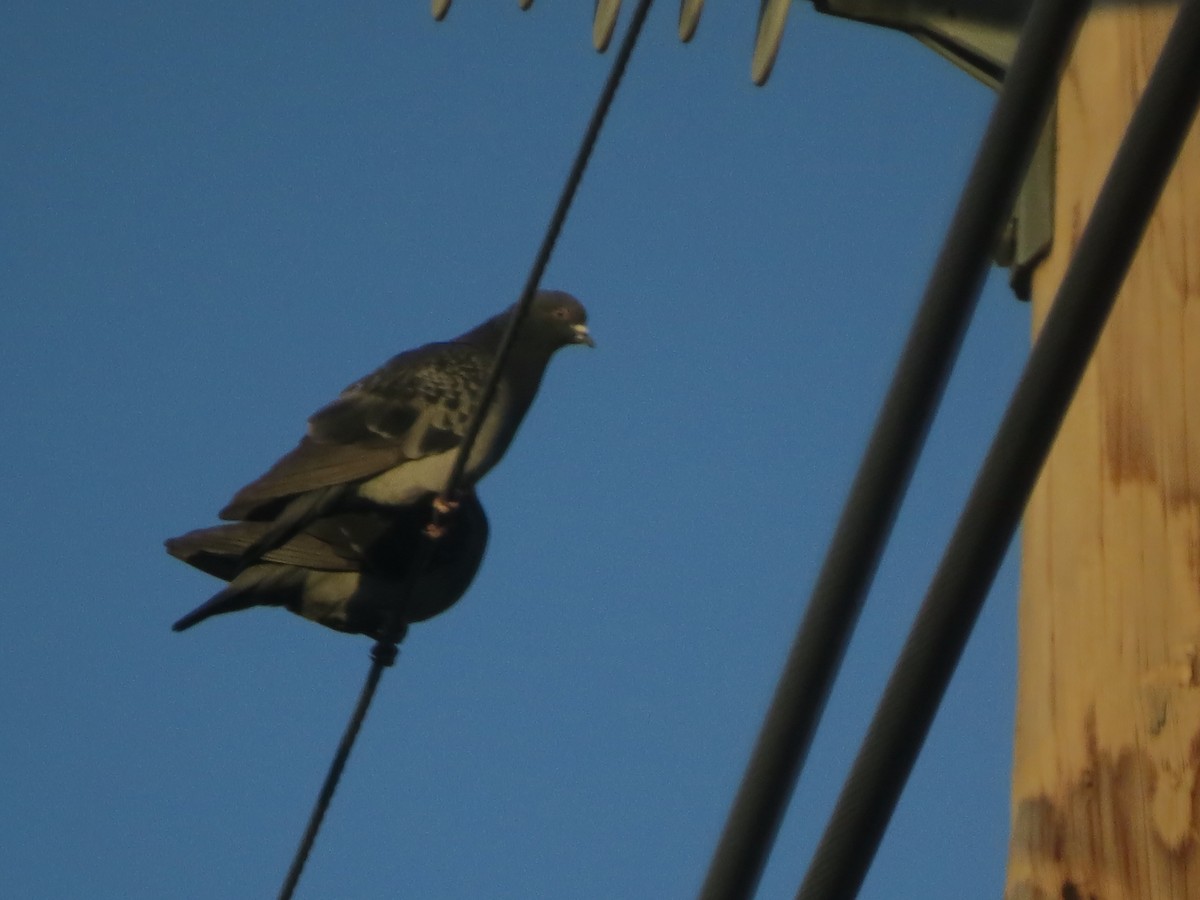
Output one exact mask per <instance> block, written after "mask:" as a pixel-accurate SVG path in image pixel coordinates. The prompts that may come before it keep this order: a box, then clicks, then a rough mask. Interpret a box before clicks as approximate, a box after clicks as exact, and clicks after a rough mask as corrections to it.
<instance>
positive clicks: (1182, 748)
mask: <svg viewBox="0 0 1200 900" xmlns="http://www.w3.org/2000/svg"><path fill="white" fill-rule="evenodd" d="M1176 10H1177V6H1176V5H1175V4H1174V3H1169V2H1167V3H1134V2H1132V0H1129V2H1117V3H1103V4H1097V5H1096V6H1095V7H1094V8H1093V10H1092V13H1091V15H1090V16H1089V18H1088V20H1087V22H1086V24H1085V26H1084V28H1083V30H1082V32H1081V33H1080V36H1079V41H1078V44H1077V46H1076V49H1075V53H1074V56H1073V58H1072V60H1071V62H1070V64H1069V66H1068V68H1067V71H1066V74H1065V76H1064V78H1063V82H1062V85H1061V88H1060V91H1059V99H1058V112H1057V116H1058V152H1057V160H1056V170H1057V177H1056V197H1055V212H1054V244H1053V248H1052V250H1051V252H1050V255H1049V256H1048V258H1047V259H1046V260H1045V261H1044V262H1043V263H1042V264H1041V265H1040V266H1039V268H1038V269H1037V271H1036V272H1035V274H1034V281H1033V293H1034V298H1033V327H1034V331H1035V333H1036V331H1037V329H1038V328H1039V327H1040V325H1041V322H1042V320H1043V319H1044V317H1045V315H1046V312H1047V310H1048V308H1049V305H1050V303H1051V301H1052V300H1053V298H1054V293H1055V290H1056V289H1057V287H1058V283H1059V280H1060V278H1061V276H1062V274H1063V271H1064V270H1065V268H1066V264H1067V261H1068V259H1069V257H1070V255H1071V253H1072V251H1073V250H1074V247H1075V244H1076V242H1077V241H1078V239H1079V235H1080V232H1081V230H1082V227H1083V224H1084V223H1085V222H1086V220H1087V216H1088V214H1089V213H1090V211H1091V209H1092V205H1093V203H1094V201H1095V199H1096V195H1097V193H1098V192H1099V189H1100V185H1101V183H1102V181H1103V179H1104V176H1105V173H1106V172H1107V170H1108V166H1109V164H1110V162H1111V161H1112V158H1113V154H1114V152H1115V150H1116V147H1117V144H1118V142H1119V141H1120V139H1121V136H1122V134H1123V132H1124V130H1125V126H1126V124H1127V123H1128V121H1129V117H1130V114H1131V112H1132V110H1133V108H1134V105H1135V104H1136V102H1137V99H1138V97H1139V96H1140V94H1141V91H1142V88H1143V87H1144V85H1145V83H1146V80H1147V78H1148V76H1149V73H1150V71H1151V69H1152V67H1153V65H1154V63H1155V60H1156V59H1157V57H1158V52H1159V49H1160V48H1161V46H1162V43H1163V40H1164V38H1165V37H1166V33H1167V30H1168V29H1169V28H1170V25H1171V23H1172V22H1173V21H1174V17H1175V13H1176ZM1023 554H1024V555H1023V563H1022V566H1023V568H1022V594H1021V609H1020V626H1019V632H1020V674H1019V683H1018V690H1017V728H1016V738H1015V758H1014V764H1013V793H1012V839H1011V845H1010V851H1009V869H1008V888H1007V892H1006V896H1007V900H1035V898H1036V900H1042V898H1045V900H1050V898H1055V900H1058V898H1061V900H1123V898H1136V900H1151V898H1172V900H1174V898H1179V900H1191V898H1200V779H1198V778H1197V774H1198V769H1200V128H1197V127H1193V129H1192V132H1191V135H1190V137H1189V139H1188V142H1187V143H1186V144H1185V145H1184V149H1183V152H1182V154H1181V155H1180V158H1179V162H1178V164H1177V165H1176V168H1175V171H1174V173H1173V175H1172V176H1171V179H1170V181H1168V183H1167V186H1166V190H1165V192H1164V194H1163V199H1162V200H1161V202H1160V203H1159V207H1158V210H1157V211H1156V213H1155V215H1154V217H1153V218H1152V219H1151V221H1150V226H1149V229H1148V231H1147V234H1146V237H1145V239H1144V241H1143V243H1142V246H1141V248H1140V250H1139V251H1138V255H1137V257H1136V259H1135V260H1134V263H1133V266H1132V268H1131V270H1130V272H1129V276H1128V278H1127V280H1126V282H1125V286H1124V288H1123V290H1122V291H1121V294H1120V297H1119V299H1118V300H1117V304H1116V307H1115V309H1114V311H1113V315H1112V318H1111V319H1110V321H1109V323H1108V326H1107V329H1106V330H1105V333H1104V336H1103V338H1102V339H1101V341H1100V345H1099V347H1098V349H1097V352H1096V356H1095V358H1094V359H1093V360H1092V364H1091V366H1090V367H1089V369H1088V372H1087V375H1086V377H1085V378H1084V381H1083V383H1082V385H1081V386H1080V389H1079V393H1078V395H1077V396H1076V398H1075V402H1074V404H1073V405H1072V407H1071V411H1070V413H1069V414H1068V416H1067V419H1066V421H1065V422H1064V424H1063V428H1062V431H1061V433H1060V434H1059V437H1058V441H1057V443H1056V445H1055V448H1054V451H1053V453H1052V454H1051V457H1050V459H1049V461H1048V463H1047V465H1046V468H1045V470H1044V471H1043V473H1042V477H1041V480H1040V481H1039V483H1038V486H1037V489H1036V491H1035V493H1034V495H1033V499H1032V501H1031V503H1030V505H1029V509H1028V511H1027V513H1026V517H1025V527H1024V535H1023Z"/></svg>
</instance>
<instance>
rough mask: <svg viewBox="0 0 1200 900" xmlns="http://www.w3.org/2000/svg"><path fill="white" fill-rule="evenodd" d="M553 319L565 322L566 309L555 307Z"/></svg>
mask: <svg viewBox="0 0 1200 900" xmlns="http://www.w3.org/2000/svg"><path fill="white" fill-rule="evenodd" d="M554 318H556V319H564V320H565V319H566V318H567V308H566V307H565V306H556V307H555V308H554Z"/></svg>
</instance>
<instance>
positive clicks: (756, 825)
mask: <svg viewBox="0 0 1200 900" xmlns="http://www.w3.org/2000/svg"><path fill="white" fill-rule="evenodd" d="M1085 5H1086V4H1085V3H1084V2H1083V0H1039V2H1037V3H1035V5H1034V7H1033V9H1032V10H1031V11H1030V13H1029V16H1028V19H1027V20H1026V25H1025V28H1024V29H1023V31H1022V35H1021V40H1020V43H1019V44H1018V47H1017V50H1016V54H1015V55H1014V57H1013V61H1012V64H1011V66H1010V67H1009V70H1008V74H1007V76H1006V78H1005V81H1004V85H1003V89H1002V91H1001V93H1000V97H999V99H998V100H997V102H996V107H995V109H994V110H993V112H992V116H991V120H990V121H989V123H988V127H987V131H986V132H985V134H984V137H983V140H982V142H981V144H980V148H979V153H978V155H977V156H976V159H975V164H974V166H973V168H972V169H971V174H970V176H969V177H968V180H967V183H966V186H965V188H964V189H963V194H962V199H961V200H960V201H959V204H958V209H957V210H956V211H955V214H954V218H953V220H952V221H951V224H950V227H949V229H948V231H947V234H946V239H945V241H944V243H943V245H942V250H941V253H940V254H939V256H938V259H937V263H936V264H935V267H934V270H933V273H932V274H931V276H930V279H929V283H928V285H927V287H926V289H925V294H924V297H923V298H922V301H921V307H920V309H919V310H918V312H917V315H916V318H915V320H914V322H913V326H912V330H911V331H910V332H909V336H908V341H907V343H906V344H905V347H904V352H903V355H902V356H901V359H900V362H899V364H898V365H897V367H896V373H895V375H894V376H893V378H892V383H891V386H890V387H889V388H888V392H887V395H886V397H885V398H884V402H883V407H882V409H881V410H880V412H879V417H878V419H877V420H876V423H875V430H874V432H873V433H872V435H871V440H870V443H869V444H868V445H867V449H866V452H865V453H864V455H863V459H862V463H861V464H860V465H859V469H858V474H857V475H856V476H855V479H854V483H853V485H852V487H851V489H850V494H849V497H848V499H847V500H846V505H845V507H844V508H843V511H842V516H841V519H840V521H839V522H838V526H837V530H836V531H835V532H834V536H833V540H832V541H831V543H830V546H829V550H828V551H827V553H826V555H825V561H824V563H823V564H822V567H821V571H820V574H819V575H818V577H817V583H816V585H815V586H814V588H813V592H812V596H811V598H810V600H809V604H808V611H807V612H806V613H805V616H804V621H803V622H802V624H801V626H800V629H799V631H798V632H797V634H796V637H795V639H794V641H793V643H792V646H791V650H790V652H789V654H788V658H787V662H786V663H785V665H784V670H783V673H782V674H781V676H780V679H779V684H778V686H777V687H776V689H775V696H774V698H773V699H772V701H771V706H770V709H769V710H768V712H767V715H766V718H765V720H764V722H763V725H762V729H761V731H760V732H759V736H758V741H757V743H756V745H755V747H754V751H753V753H752V755H751V758H750V762H749V764H748V765H747V767H746V772H745V774H744V775H743V777H742V783H741V786H740V787H739V789H738V793H737V796H736V798H735V799H734V803H733V806H732V809H731V810H730V813H729V817H728V819H727V820H726V822H725V828H724V830H723V831H722V833H721V838H720V841H719V843H718V845H717V848H716V851H715V852H714V854H713V859H712V862H711V864H710V866H709V870H708V874H707V877H706V879H705V881H704V886H703V887H702V888H701V893H700V896H701V897H702V898H703V900H735V898H737V900H740V898H748V897H750V896H752V895H753V893H754V890H755V888H756V887H757V885H758V882H759V879H760V878H761V876H762V870H763V868H764V867H765V865H766V861H767V857H768V855H769V854H770V850H771V845H772V844H773V843H774V840H775V835H776V833H777V832H778V830H779V824H780V822H781V821H782V820H783V815H784V813H785V812H786V810H787V805H788V801H789V800H790V799H791V795H792V791H793V789H794V788H795V784H796V780H797V778H798V777H799V774H800V769H801V768H802V766H803V763H804V758H805V756H806V755H807V753H808V748H809V746H810V744H811V743H812V737H813V734H814V732H815V731H816V726H817V723H818V721H819V720H820V717H821V713H822V712H823V711H824V708H825V703H826V701H827V700H828V697H829V691H830V688H831V686H832V684H833V679H834V677H835V675H836V674H837V670H838V667H839V666H840V665H841V661H842V657H843V655H844V654H845V649H846V645H847V644H848V643H849V640H850V635H851V633H852V632H853V630H854V626H855V624H856V623H857V621H858V617H859V613H860V612H861V610H862V605H863V601H864V599H865V598H866V594H867V591H868V589H869V588H870V586H871V580H872V579H873V578H874V575H875V570H876V568H877V567H878V564H879V559H880V556H881V555H882V553H883V548H884V545H885V544H886V542H887V538H888V535H889V534H890V532H891V529H892V524H893V522H894V521H895V518H896V513H897V512H898V510H899V508H900V503H901V501H902V500H903V498H904V493H905V491H906V490H907V488H908V483H909V480H910V478H911V476H912V472H913V469H914V467H915V466H916V461H917V457H918V456H919V455H920V451H921V447H922V445H923V444H924V442H925V436H926V434H927V433H928V430H929V426H930V423H931V421H932V420H933V415H934V412H935V411H936V409H937V406H938V403H939V401H940V399H941V396H942V392H943V389H944V387H945V384H946V381H947V380H948V378H949V375H950V371H951V369H952V368H953V365H954V361H955V359H956V357H957V356H958V350H959V347H960V345H961V343H962V339H963V335H964V334H965V332H966V329H967V325H968V323H969V322H970V318H971V314H972V312H973V311H974V309H975V303H976V300H977V298H978V296H979V292H980V289H981V288H982V285H983V281H984V278H985V277H986V273H987V268H988V266H989V265H990V255H991V253H992V251H993V250H994V249H995V247H996V244H997V241H998V240H999V236H1000V231H1001V228H1002V225H1003V221H1004V217H1005V216H1006V215H1007V214H1008V213H1009V211H1010V210H1011V209H1012V205H1013V201H1014V199H1015V197H1016V193H1017V187H1018V185H1019V183H1020V179H1021V177H1022V176H1023V174H1024V172H1025V170H1026V169H1027V167H1028V165H1029V160H1030V159H1031V158H1032V156H1033V151H1034V147H1035V145H1036V142H1037V139H1038V137H1039V135H1040V134H1041V132H1042V123H1043V122H1044V121H1045V119H1046V112H1047V110H1048V109H1049V107H1050V103H1051V100H1052V98H1053V94H1054V87H1055V85H1056V84H1057V81H1058V77H1057V76H1058V71H1059V69H1060V67H1061V65H1062V61H1063V60H1064V59H1065V58H1066V54H1067V50H1068V48H1069V46H1070V44H1071V37H1072V35H1073V34H1074V30H1075V27H1076V25H1077V23H1078V20H1079V18H1080V16H1081V14H1082V11H1083V8H1084V6H1085Z"/></svg>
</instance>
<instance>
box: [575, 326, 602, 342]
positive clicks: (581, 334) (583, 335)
mask: <svg viewBox="0 0 1200 900" xmlns="http://www.w3.org/2000/svg"><path fill="white" fill-rule="evenodd" d="M571 330H572V331H574V332H575V340H574V343H576V344H587V345H588V346H589V347H595V346H596V342H595V341H593V340H592V335H591V332H589V331H588V327H587V326H586V325H572V326H571Z"/></svg>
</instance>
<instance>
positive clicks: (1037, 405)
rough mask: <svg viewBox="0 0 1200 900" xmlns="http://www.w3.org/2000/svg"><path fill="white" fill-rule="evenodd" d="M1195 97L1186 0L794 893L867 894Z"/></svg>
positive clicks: (1195, 17)
mask: <svg viewBox="0 0 1200 900" xmlns="http://www.w3.org/2000/svg"><path fill="white" fill-rule="evenodd" d="M1198 104H1200V0H1185V3H1184V4H1183V6H1182V7H1181V8H1180V10H1179V13H1178V15H1177V17H1176V20H1175V24H1174V26H1173V27H1172V29H1171V32H1170V34H1169V35H1168V37H1167V41H1166V44H1165V45H1164V47H1163V51H1162V54H1161V56H1160V57H1159V61H1158V63H1157V64H1156V65H1155V67H1154V72H1153V74H1152V75H1151V76H1150V80H1149V83H1148V84H1147V85H1146V90H1145V92H1144V94H1143V95H1142V100H1141V102H1140V103H1139V104H1138V107H1137V110H1136V111H1135V112H1134V114H1133V118H1132V120H1131V122H1130V125H1129V129H1128V131H1127V132H1126V134H1125V138H1124V140H1123V141H1122V142H1121V146H1120V149H1119V150H1118V151H1117V155H1116V158H1115V160H1114V161H1113V165H1112V168H1111V169H1110V170H1109V173H1108V176H1107V178H1106V179H1105V181H1104V186H1103V188H1102V189H1101V191H1100V195H1099V197H1098V198H1097V200H1096V206H1095V209H1094V210H1093V212H1092V215H1091V217H1090V218H1089V219H1088V223H1087V226H1086V228H1085V229H1084V232H1083V235H1082V236H1081V237H1080V239H1079V245H1078V247H1077V248H1076V251H1075V255H1074V258H1073V259H1072V260H1071V263H1070V265H1069V266H1068V268H1067V271H1066V273H1065V275H1064V276H1063V280H1062V283H1061V285H1060V286H1059V289H1058V294H1057V296H1056V298H1055V301H1054V304H1053V306H1052V307H1051V309H1050V312H1049V314H1048V315H1047V317H1046V320H1045V322H1044V324H1043V326H1042V330H1041V334H1040V336H1039V337H1038V339H1037V342H1036V343H1035V344H1034V347H1033V350H1032V351H1031V353H1030V356H1029V360H1028V362H1027V364H1026V366H1025V371H1024V372H1023V373H1022V376H1021V380H1020V382H1019V383H1018V384H1017V387H1016V390H1015V391H1014V392H1013V396H1012V399H1011V401H1010V402H1009V405H1008V409H1007V410H1006V411H1005V414H1004V418H1003V419H1002V421H1001V423H1000V427H999V429H998V430H997V432H996V437H995V439H994V440H993V442H992V446H991V448H990V450H989V451H988V455H987V457H986V458H985V460H984V463H983V467H982V468H981V469H980V473H979V476H978V478H977V479H976V481H975V486H974V487H973V489H972V491H971V495H970V497H969V498H968V500H967V504H966V506H965V507H964V509H963V513H962V516H961V517H960V518H959V521H958V525H957V526H956V527H955V530H954V534H953V536H952V537H951V539H950V543H949V545H948V546H947V548H946V552H945V554H944V555H943V557H942V561H941V564H940V565H939V567H938V570H937V572H936V574H935V575H934V577H933V580H932V582H931V583H930V586H929V590H928V592H927V593H926V595H925V600H924V603H923V604H922V606H921V610H920V612H919V613H918V614H917V618H916V621H915V623H914V624H913V628H912V631H911V632H910V633H909V637H908V640H907V641H906V642H905V645H904V649H903V650H902V651H901V653H900V658H899V660H898V662H897V663H896V667H895V669H894V670H893V673H892V676H891V678H890V679H889V681H888V685H887V688H886V689H885V690H884V693H883V697H882V699H881V700H880V703H879V708H878V710H877V711H876V713H875V717H874V719H873V720H872V722H871V726H870V728H869V730H868V732H867V736H866V738H865V739H864V741H863V745H862V748H861V749H860V750H859V753H858V757H857V759H856V760H855V762H854V766H853V768H852V769H851V771H850V775H849V777H848V778H847V779H846V783H845V785H844V786H843V788H842V792H841V795H840V796H839V797H838V802H837V805H836V806H835V808H834V811H833V814H832V816H831V817H830V820H829V824H828V825H827V826H826V828H825V833H824V835H823V836H822V838H821V842H820V844H819V845H818V847H817V851H816V853H815V855H814V857H813V860H812V863H811V865H810V866H809V870H808V874H807V875H806V876H805V879H804V882H803V884H802V885H801V887H800V891H799V893H798V894H797V895H796V896H797V900H843V898H851V897H854V896H855V895H856V894H857V893H858V889H859V887H860V886H861V885H862V881H863V879H864V878H865V877H866V873H867V869H868V868H869V867H870V864H871V860H872V859H873V858H874V855H875V851H876V849H877V848H878V846H879V842H880V840H882V838H883V833H884V830H885V829H886V828H887V824H888V821H889V819H890V818H891V814H892V811H893V810H894V809H895V806H896V802H897V801H898V800H899V798H900V793H901V791H902V790H903V788H904V784H905V782H906V781H907V780H908V775H909V773H910V772H911V771H912V766H913V764H914V763H915V761H916V758H917V754H918V753H919V752H920V749H921V745H922V744H923V743H924V741H925V737H926V735H927V734H928V732H929V727H930V725H932V723H933V719H934V716H935V715H936V713H937V708H938V705H939V703H940V702H941V698H942V695H943V693H944V692H945V690H946V685H947V684H948V683H949V681H950V678H951V676H952V675H953V674H954V669H955V667H956V666H957V665H958V660H959V657H960V656H961V655H962V651H963V647H964V646H965V645H966V642H967V638H968V637H969V636H970V633H971V628H972V626H973V625H974V624H975V619H976V617H977V616H978V614H979V610H980V608H981V607H982V606H983V602H984V600H985V599H986V597H987V592H988V590H989V588H990V587H991V584H992V580H993V578H994V577H995V575H996V571H997V569H998V568H999V567H1000V563H1001V561H1002V560H1003V558H1004V554H1005V552H1006V550H1007V548H1008V545H1009V543H1010V542H1011V540H1012V536H1013V533H1014V532H1015V531H1016V528H1017V525H1018V524H1019V522H1020V518H1021V514H1022V512H1023V510H1024V508H1025V504H1026V502H1027V501H1028V498H1029V495H1030V493H1031V492H1032V491H1033V486H1034V484H1035V483H1036V481H1037V477H1038V473H1039V472H1040V471H1041V468H1042V464H1043V463H1044V462H1045V459H1046V457H1047V455H1048V454H1049V452H1050V448H1051V446H1052V445H1053V443H1054V438H1055V436H1056V435H1057V433H1058V428H1059V425H1060V424H1061V422H1062V420H1063V417H1064V416H1065V415H1066V412H1067V409H1068V407H1069V406H1070V403H1071V398H1072V397H1073V396H1074V393H1075V390H1076V388H1077V387H1078V385H1079V382H1080V380H1081V379H1082V377H1083V373H1084V370H1085V369H1086V367H1087V364H1088V360H1089V359H1090V358H1091V355H1092V352H1093V351H1094V349H1095V346H1096V343H1097V341H1098V340H1099V338H1100V334H1101V331H1102V330H1103V328H1104V323H1105V321H1106V320H1107V318H1108V314H1109V312H1110V311H1111V310H1112V306H1113V303H1114V302H1115V300H1116V295H1117V292H1118V290H1119V289H1120V287H1121V283H1122V281H1123V280H1124V278H1125V273H1126V272H1127V271H1128V268H1129V264H1130V262H1131V261H1132V259H1133V256H1134V253H1135V252H1136V251H1137V247H1138V244H1139V243H1140V242H1141V238H1142V234H1143V233H1144V232H1145V229H1146V224H1147V222H1148V220H1149V218H1150V215H1151V213H1152V212H1153V211H1154V207H1155V205H1156V204H1157V202H1158V197H1159V195H1160V193H1161V192H1162V188H1163V185H1164V183H1165V182H1166V180H1167V176H1168V175H1169V174H1170V171H1171V167H1172V165H1173V164H1174V161H1175V159H1176V157H1177V155H1178V153H1179V149H1180V147H1181V146H1182V144H1183V141H1184V139H1185V137H1186V136H1187V133H1188V129H1189V126H1190V123H1191V122H1192V119H1193V118H1194V117H1195V115H1196V108H1197V105H1198ZM1064 238H1066V236H1064Z"/></svg>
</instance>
